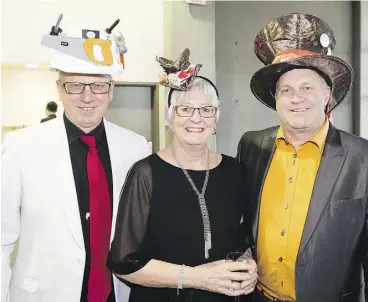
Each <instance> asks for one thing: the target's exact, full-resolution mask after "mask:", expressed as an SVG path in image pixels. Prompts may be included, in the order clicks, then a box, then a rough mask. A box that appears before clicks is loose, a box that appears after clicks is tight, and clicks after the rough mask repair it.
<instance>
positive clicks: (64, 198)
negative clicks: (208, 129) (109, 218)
mask: <svg viewBox="0 0 368 302" xmlns="http://www.w3.org/2000/svg"><path fill="white" fill-rule="evenodd" d="M104 123H105V130H106V137H107V141H108V146H109V153H110V160H111V168H112V176H113V203H114V204H113V225H112V235H111V240H112V237H113V233H114V231H115V220H116V212H117V209H118V202H119V195H120V190H121V188H122V186H123V185H124V181H125V177H126V175H127V173H128V170H129V169H130V167H131V166H132V165H133V164H134V163H135V162H136V161H138V160H140V159H142V158H144V157H146V156H147V155H148V154H149V153H150V149H149V147H148V144H147V141H146V140H145V139H144V138H143V137H141V136H139V135H137V134H135V133H133V132H130V131H128V130H126V129H124V128H121V127H119V126H117V125H114V124H112V123H109V122H107V121H104ZM18 239H19V247H18V254H17V257H16V262H15V265H14V267H13V268H12V269H11V268H10V265H9V263H10V254H11V253H12V251H13V250H14V245H15V243H16V241H17V240H18ZM84 265H85V248H84V241H83V233H82V227H81V221H80V216H79V206H78V200H77V195H76V188H75V183H74V177H73V171H72V166H71V160H70V153H69V145H68V138H67V134H66V130H65V126H64V121H63V118H56V119H54V120H52V121H48V122H47V123H42V124H40V125H37V126H34V127H29V128H26V129H22V130H19V131H16V132H13V133H10V134H9V135H8V136H7V137H6V138H5V141H4V144H3V148H2V186H1V270H2V272H1V283H2V287H1V296H2V297H1V301H2V302H5V301H11V302H40V301H42V302H49V301H53V302H78V301H80V295H81V288H82V281H83V273H84ZM114 285H115V294H116V300H117V301H118V302H125V301H127V300H128V295H129V289H128V288H127V287H126V286H125V285H124V284H123V283H122V282H120V281H119V280H118V279H116V278H115V276H114Z"/></svg>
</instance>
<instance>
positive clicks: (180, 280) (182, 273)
mask: <svg viewBox="0 0 368 302" xmlns="http://www.w3.org/2000/svg"><path fill="white" fill-rule="evenodd" d="M184 267H185V265H184V264H182V265H181V266H180V270H179V281H178V288H177V295H178V296H179V289H183V278H184Z"/></svg>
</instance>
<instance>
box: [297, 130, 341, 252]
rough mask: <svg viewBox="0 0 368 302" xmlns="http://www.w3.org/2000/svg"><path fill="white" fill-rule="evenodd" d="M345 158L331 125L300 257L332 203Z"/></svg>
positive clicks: (339, 141) (339, 140) (304, 232)
mask: <svg viewBox="0 0 368 302" xmlns="http://www.w3.org/2000/svg"><path fill="white" fill-rule="evenodd" d="M345 158H346V150H344V148H343V147H342V145H341V138H340V133H339V131H338V130H337V129H336V128H335V127H333V126H332V125H331V124H330V127H329V130H328V133H327V138H326V144H325V148H324V152H323V155H322V159H321V163H320V167H319V169H318V173H317V177H316V180H315V183H314V188H313V193H312V197H311V201H310V204H309V210H308V214H307V219H306V222H305V225H304V231H303V235H302V239H301V242H300V247H299V253H298V256H299V255H300V254H301V253H302V252H303V250H304V249H305V247H306V245H307V244H308V241H309V240H310V238H311V236H312V235H313V232H314V230H315V229H316V227H317V225H318V222H319V220H320V218H321V216H322V214H323V212H324V210H325V209H326V206H327V205H328V203H329V201H330V197H331V194H332V191H333V189H334V187H335V184H336V181H337V179H338V177H339V175H340V171H341V168H342V166H343V163H344V161H345Z"/></svg>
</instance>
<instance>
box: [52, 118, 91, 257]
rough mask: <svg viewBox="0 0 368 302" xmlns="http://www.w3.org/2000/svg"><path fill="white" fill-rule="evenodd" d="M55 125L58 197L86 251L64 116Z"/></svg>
mask: <svg viewBox="0 0 368 302" xmlns="http://www.w3.org/2000/svg"><path fill="white" fill-rule="evenodd" d="M54 125H55V129H54V130H55V131H52V133H51V135H50V138H54V141H53V147H52V148H53V152H54V153H53V156H54V158H56V159H57V160H56V161H54V162H55V166H54V167H53V171H56V173H57V175H56V176H57V180H56V183H57V187H58V189H59V191H58V192H57V193H56V198H58V199H59V201H60V203H61V206H62V208H63V210H64V214H65V216H66V217H67V221H68V224H69V228H70V230H71V232H72V234H73V237H74V239H75V241H76V242H77V244H78V246H79V248H80V249H81V250H83V251H84V250H85V247H84V239H83V231H82V224H81V221H80V215H79V205H78V198H77V191H76V188H75V182H74V175H73V169H72V163H71V159H70V151H69V144H68V137H67V134H66V130H65V125H64V121H63V119H62V118H58V119H57V120H56V121H55V124H54Z"/></svg>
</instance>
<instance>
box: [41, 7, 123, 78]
mask: <svg viewBox="0 0 368 302" xmlns="http://www.w3.org/2000/svg"><path fill="white" fill-rule="evenodd" d="M62 16H63V15H62V14H61V15H60V16H59V18H58V20H57V23H56V25H55V26H53V27H52V29H51V32H50V33H49V34H47V35H44V36H43V37H42V40H41V44H42V45H44V46H46V47H49V48H52V49H54V50H57V52H56V54H55V56H54V57H53V58H52V59H51V60H50V68H51V69H52V70H57V71H63V72H69V73H83V74H107V75H111V76H112V75H114V74H117V73H118V72H121V71H122V70H123V69H124V54H125V53H126V52H127V48H126V45H125V39H124V37H123V35H122V34H121V33H119V34H117V35H116V34H114V33H112V31H113V29H114V28H115V27H116V25H117V24H118V23H119V22H120V20H119V19H118V20H116V21H115V22H114V23H113V24H112V25H111V26H110V27H108V28H106V29H105V30H91V29H81V30H79V31H78V32H76V33H74V34H71V33H64V32H63V30H62V29H61V28H60V22H61V19H62Z"/></svg>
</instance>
